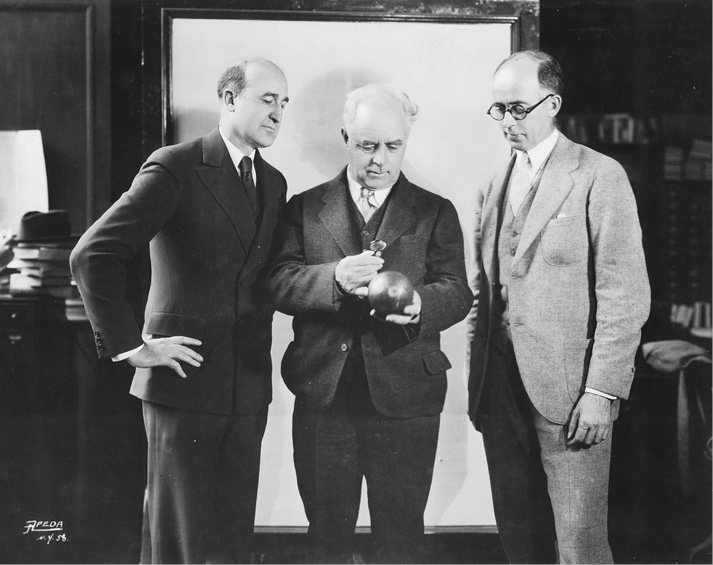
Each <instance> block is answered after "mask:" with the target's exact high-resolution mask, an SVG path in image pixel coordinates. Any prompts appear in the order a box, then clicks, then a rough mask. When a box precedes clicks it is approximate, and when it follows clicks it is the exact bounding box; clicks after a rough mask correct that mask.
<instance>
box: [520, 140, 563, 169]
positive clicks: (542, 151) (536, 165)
mask: <svg viewBox="0 0 713 565" xmlns="http://www.w3.org/2000/svg"><path fill="white" fill-rule="evenodd" d="M558 138H559V131H558V130H557V128H555V129H554V130H553V131H552V133H551V134H550V135H548V136H547V137H546V138H545V139H544V140H543V141H541V142H540V143H538V144H537V145H536V146H535V147H533V148H532V149H530V150H529V151H527V154H528V156H529V157H530V163H532V177H534V176H535V175H536V174H537V173H538V172H539V171H540V169H541V168H542V167H543V166H544V165H545V161H547V158H548V157H549V156H550V153H552V150H553V149H554V148H555V145H556V144H557V139H558ZM523 153H524V151H517V166H518V168H519V167H520V163H521V162H522V156H523Z"/></svg>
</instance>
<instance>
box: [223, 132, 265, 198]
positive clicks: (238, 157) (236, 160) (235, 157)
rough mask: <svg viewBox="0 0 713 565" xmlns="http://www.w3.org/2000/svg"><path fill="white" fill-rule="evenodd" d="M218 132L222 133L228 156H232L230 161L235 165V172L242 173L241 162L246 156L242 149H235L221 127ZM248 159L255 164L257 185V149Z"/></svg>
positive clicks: (254, 179)
mask: <svg viewBox="0 0 713 565" xmlns="http://www.w3.org/2000/svg"><path fill="white" fill-rule="evenodd" d="M218 131H219V132H220V137H222V138H223V142H224V143H225V147H227V149H228V155H230V159H231V160H232V161H233V165H235V170H236V171H238V173H239V172H240V161H242V159H243V157H245V155H243V154H242V152H241V151H240V149H238V148H237V147H235V145H233V143H232V142H231V141H230V140H229V139H228V138H227V137H225V135H224V134H223V132H222V130H221V129H220V126H218ZM247 157H250V160H251V161H252V163H253V182H254V183H255V184H256V185H257V175H256V174H255V149H253V150H252V153H250V154H249V155H247Z"/></svg>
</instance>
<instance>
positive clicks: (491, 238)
mask: <svg viewBox="0 0 713 565" xmlns="http://www.w3.org/2000/svg"><path fill="white" fill-rule="evenodd" d="M515 157H516V156H515V153H514V152H513V154H512V157H511V158H510V162H509V163H508V166H507V167H505V169H504V170H503V171H502V172H500V173H499V174H498V175H497V176H496V177H495V178H494V179H493V182H492V184H491V186H492V190H490V191H489V192H488V194H487V195H486V200H485V202H484V203H483V212H482V214H483V217H482V220H481V227H480V229H481V234H480V237H481V249H480V251H481V253H482V256H483V267H484V268H485V270H486V273H487V275H488V279H489V280H491V281H492V280H494V273H493V260H494V257H495V252H496V250H495V246H496V242H497V241H498V227H499V226H500V217H501V215H502V214H503V213H504V206H507V203H506V202H505V194H507V187H508V181H509V179H510V173H511V172H512V169H513V167H514V166H515Z"/></svg>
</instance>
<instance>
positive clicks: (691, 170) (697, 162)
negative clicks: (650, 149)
mask: <svg viewBox="0 0 713 565" xmlns="http://www.w3.org/2000/svg"><path fill="white" fill-rule="evenodd" d="M712 152H713V144H711V142H710V141H705V140H702V139H693V140H692V142H691V146H690V148H688V150H686V149H684V147H682V146H674V145H669V146H667V147H666V148H665V149H664V178H665V179H666V180H684V179H685V180H706V181H709V180H713V166H712V159H711V153H712Z"/></svg>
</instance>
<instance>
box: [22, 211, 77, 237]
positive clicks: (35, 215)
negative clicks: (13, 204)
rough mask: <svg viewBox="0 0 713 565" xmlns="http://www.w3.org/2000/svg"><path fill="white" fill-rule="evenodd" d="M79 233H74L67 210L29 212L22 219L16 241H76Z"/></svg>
mask: <svg viewBox="0 0 713 565" xmlns="http://www.w3.org/2000/svg"><path fill="white" fill-rule="evenodd" d="M77 239H79V235H76V234H75V235H72V230H71V229H70V227H69V217H68V216H67V211H66V210H50V211H49V212H27V213H26V214H25V215H23V216H22V219H21V220H20V229H19V230H18V233H17V237H16V238H15V241H16V242H17V243H43V242H62V241H66V242H74V241H76V240H77Z"/></svg>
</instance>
